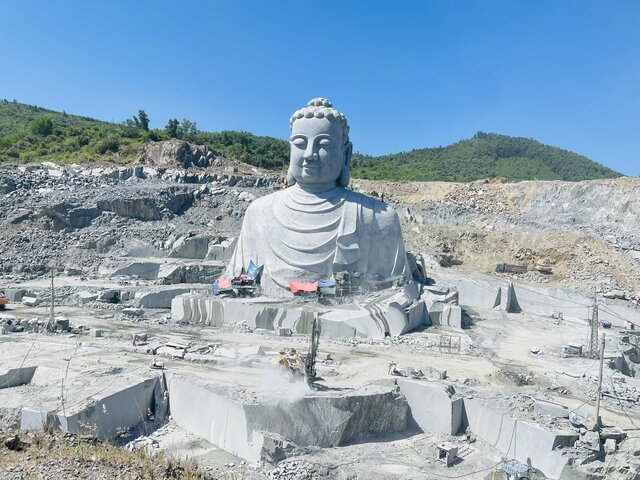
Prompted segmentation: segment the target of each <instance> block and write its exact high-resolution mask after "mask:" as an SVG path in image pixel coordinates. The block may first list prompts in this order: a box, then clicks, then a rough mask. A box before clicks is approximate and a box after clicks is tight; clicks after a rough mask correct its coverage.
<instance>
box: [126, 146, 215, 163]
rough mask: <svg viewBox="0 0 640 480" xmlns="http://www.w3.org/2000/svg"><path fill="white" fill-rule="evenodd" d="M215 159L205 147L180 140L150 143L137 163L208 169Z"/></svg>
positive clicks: (212, 152) (211, 152)
mask: <svg viewBox="0 0 640 480" xmlns="http://www.w3.org/2000/svg"><path fill="white" fill-rule="evenodd" d="M215 158H216V154H215V152H214V151H213V150H211V149H210V148H209V147H207V146H205V145H193V144H190V143H187V142H184V141H182V140H177V139H173V140H168V141H166V142H153V143H150V144H149V145H148V146H147V147H146V148H145V151H144V152H143V153H142V155H141V156H140V157H139V158H138V162H140V163H144V164H150V165H175V164H176V163H179V164H181V165H182V166H184V167H210V166H211V164H212V163H213V161H214V160H215Z"/></svg>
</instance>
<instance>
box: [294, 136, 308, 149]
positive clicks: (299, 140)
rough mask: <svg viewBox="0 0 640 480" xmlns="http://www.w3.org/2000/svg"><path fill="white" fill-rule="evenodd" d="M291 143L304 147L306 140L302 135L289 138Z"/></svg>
mask: <svg viewBox="0 0 640 480" xmlns="http://www.w3.org/2000/svg"><path fill="white" fill-rule="evenodd" d="M291 143H292V144H293V145H295V146H296V147H298V148H305V147H306V146H307V141H306V140H305V139H304V138H302V137H298V138H294V139H293V140H291Z"/></svg>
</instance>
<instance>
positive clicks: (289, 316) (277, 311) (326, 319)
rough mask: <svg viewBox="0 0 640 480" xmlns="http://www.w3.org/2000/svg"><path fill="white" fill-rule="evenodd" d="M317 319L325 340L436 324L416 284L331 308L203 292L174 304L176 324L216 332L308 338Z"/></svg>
mask: <svg viewBox="0 0 640 480" xmlns="http://www.w3.org/2000/svg"><path fill="white" fill-rule="evenodd" d="M314 315H317V316H318V317H319V319H320V320H321V335H323V336H328V337H365V338H384V337H385V336H389V335H390V336H397V335H401V334H403V333H406V332H409V331H411V330H413V329H415V328H418V327H419V326H421V325H425V324H429V323H430V322H429V316H428V312H427V308H426V306H425V301H424V299H423V298H421V297H420V294H419V292H418V288H417V286H416V285H415V284H414V283H409V284H407V285H405V286H404V287H399V288H390V289H387V290H384V291H380V292H376V293H372V294H370V295H362V296H359V297H354V298H353V299H352V301H351V302H350V303H345V304H338V305H328V306H326V305H321V304H320V303H318V302H317V301H308V302H295V301H293V300H292V301H290V302H287V301H283V300H277V299H272V298H267V297H256V298H221V297H214V296H207V295H203V294H197V293H189V294H184V295H179V296H177V297H175V298H174V299H173V301H172V302H171V317H172V320H173V321H175V322H181V323H192V324H199V325H210V326H215V327H221V326H223V325H234V324H237V323H240V322H244V323H246V325H247V326H248V327H250V328H252V329H255V328H264V329H267V330H276V329H278V328H289V329H291V331H292V332H293V333H300V334H308V333H311V320H312V319H313V316H314Z"/></svg>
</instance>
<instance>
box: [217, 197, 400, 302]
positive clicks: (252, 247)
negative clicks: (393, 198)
mask: <svg viewBox="0 0 640 480" xmlns="http://www.w3.org/2000/svg"><path fill="white" fill-rule="evenodd" d="M250 259H253V260H254V262H256V263H257V264H258V265H264V271H263V274H262V282H261V283H262V286H263V290H264V292H265V293H267V294H269V295H276V296H281V295H283V294H286V289H287V288H288V286H289V282H290V281H315V280H320V279H327V278H330V277H333V275H334V274H335V273H338V272H343V271H347V272H349V273H350V274H354V273H356V272H357V273H359V274H360V275H362V276H364V277H365V278H371V279H378V280H380V279H385V278H390V277H395V276H398V275H402V274H404V273H406V271H407V270H406V269H407V266H406V254H405V248H404V243H403V240H402V233H401V231H400V223H399V221H398V216H397V215H396V213H395V212H394V211H393V210H392V209H390V208H389V207H388V206H387V205H386V204H384V203H383V202H381V201H379V200H376V199H373V198H371V197H367V196H365V195H362V194H360V193H357V192H354V191H351V190H347V189H345V188H342V187H335V188H334V189H332V190H329V191H327V192H323V193H310V192H307V191H305V190H303V189H302V188H300V187H299V186H297V185H294V186H292V187H289V188H287V189H285V190H282V191H280V192H276V193H273V194H271V195H267V196H266V197H262V198H259V199H257V200H255V201H254V202H253V203H252V204H251V205H250V206H249V208H248V209H247V212H246V214H245V218H244V221H243V224H242V230H241V232H240V236H239V238H238V242H237V245H236V249H235V252H234V254H233V257H232V259H231V261H230V263H229V266H228V268H227V271H226V273H225V276H226V277H230V276H235V275H238V274H239V273H240V271H241V270H242V268H243V267H244V268H247V267H248V265H249V260H250Z"/></svg>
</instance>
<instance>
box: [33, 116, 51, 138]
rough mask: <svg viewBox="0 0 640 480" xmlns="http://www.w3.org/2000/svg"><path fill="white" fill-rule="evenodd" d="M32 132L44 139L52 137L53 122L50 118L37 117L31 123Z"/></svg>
mask: <svg viewBox="0 0 640 480" xmlns="http://www.w3.org/2000/svg"><path fill="white" fill-rule="evenodd" d="M31 132H32V133H34V134H35V135H40V136H42V137H46V136H47V135H51V132H53V122H52V121H51V119H50V118H49V117H37V118H36V119H35V120H34V121H33V122H31Z"/></svg>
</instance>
